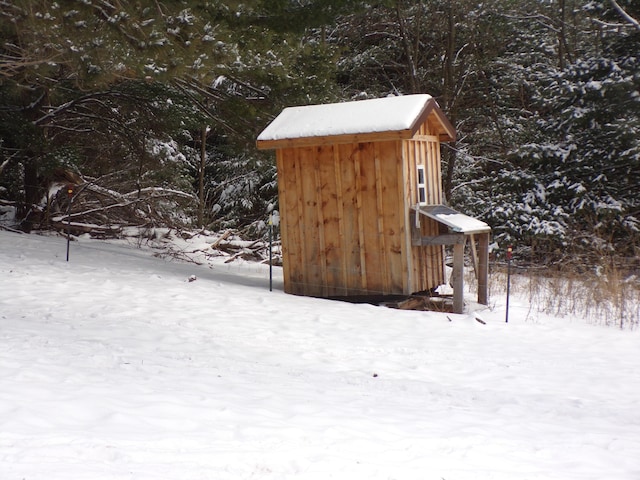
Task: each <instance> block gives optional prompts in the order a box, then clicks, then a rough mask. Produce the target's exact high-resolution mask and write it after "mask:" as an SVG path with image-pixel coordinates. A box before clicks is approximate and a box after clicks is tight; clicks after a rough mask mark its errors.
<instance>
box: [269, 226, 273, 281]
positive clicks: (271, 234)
mask: <svg viewBox="0 0 640 480" xmlns="http://www.w3.org/2000/svg"><path fill="white" fill-rule="evenodd" d="M269 291H270V292H272V291H273V214H269Z"/></svg>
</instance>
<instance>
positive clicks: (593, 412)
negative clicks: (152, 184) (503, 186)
mask: <svg viewBox="0 0 640 480" xmlns="http://www.w3.org/2000/svg"><path fill="white" fill-rule="evenodd" d="M192 275H195V276H196V277H197V280H196V281H191V282H189V281H188V279H189V277H190V276H192ZM493 300H494V301H495V303H496V306H495V308H493V309H492V310H484V311H482V312H480V315H481V316H482V319H484V321H485V322H486V324H482V323H479V322H477V321H475V319H474V317H473V315H451V314H448V315H447V314H438V313H430V312H415V311H399V310H391V309H386V308H382V307H374V306H369V305H351V304H345V303H339V302H333V301H328V300H320V299H311V298H303V297H295V296H290V295H286V294H284V293H283V292H282V286H281V279H280V278H279V277H278V278H277V279H276V281H275V283H274V291H273V292H270V291H269V289H268V277H267V270H266V268H265V267H264V266H262V265H257V264H249V263H245V264H242V265H235V264H224V263H222V262H219V264H216V265H214V266H213V267H209V266H206V265H203V266H198V265H195V264H188V263H178V262H167V261H164V260H161V259H158V258H154V257H152V256H151V254H150V252H149V251H147V250H140V249H135V248H132V247H127V246H123V245H115V244H110V243H104V242H99V241H95V240H81V241H79V242H74V243H73V244H72V245H71V260H70V262H68V263H67V262H66V261H65V240H64V239H62V238H60V237H42V236H36V235H18V234H15V233H10V232H5V231H0V479H2V480H23V479H24V480H56V479H60V480H76V479H77V480H80V479H82V480H101V479H110V480H111V479H136V480H138V479H149V480H162V479H171V480H174V479H175V480H178V479H179V480H205V479H212V480H226V479H229V480H231V479H233V480H238V479H273V480H275V479H278V480H282V479H285V480H286V479H317V480H320V479H322V480H326V479H350V480H353V479H384V480H390V479H396V480H401V479H434V480H441V479H445V480H470V479H474V480H477V479H495V480H514V479H531V480H533V479H544V480H549V479H576V480H589V479H594V480H595V479H598V480H603V479H612V480H613V479H615V480H635V479H639V478H640V406H639V405H638V399H639V398H640V373H639V369H638V365H639V356H638V355H639V353H640V333H638V332H637V331H621V330H620V329H615V328H607V327H603V326H598V325H593V324H587V323H586V322H585V321H584V320H583V319H577V318H573V319H570V318H562V319H561V318H552V317H545V316H542V315H540V316H538V317H535V318H532V317H531V314H530V312H529V309H528V308H527V305H525V304H524V303H522V302H518V301H517V299H516V300H514V299H512V301H511V305H512V310H511V314H510V317H509V323H508V324H505V323H504V313H505V312H504V306H503V305H504V300H503V299H500V298H498V299H495V298H494V299H493ZM449 319H450V320H449Z"/></svg>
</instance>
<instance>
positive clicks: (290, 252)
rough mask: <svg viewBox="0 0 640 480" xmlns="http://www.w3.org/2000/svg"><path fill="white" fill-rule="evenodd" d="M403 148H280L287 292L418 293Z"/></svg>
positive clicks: (391, 145) (381, 144)
mask: <svg viewBox="0 0 640 480" xmlns="http://www.w3.org/2000/svg"><path fill="white" fill-rule="evenodd" d="M402 155H403V150H402V143H401V142H397V141H385V142H367V143H357V144H339V145H323V146H316V147H302V148H284V149H280V150H278V151H277V155H276V160H277V168H278V178H279V181H278V188H279V197H280V213H281V231H282V242H283V270H284V283H285V291H286V292H288V293H294V294H300V295H311V296H323V297H326V296H347V295H365V294H369V295H371V294H390V293H410V292H409V291H408V290H409V289H410V288H411V285H410V282H409V272H408V268H409V267H408V265H409V258H408V255H409V250H408V249H407V243H406V239H407V237H408V236H410V235H409V234H410V232H408V231H407V230H406V225H407V224H406V218H405V212H406V211H407V210H408V208H407V205H405V203H404V202H405V194H404V189H405V184H404V182H405V177H404V174H403V173H404V172H403V167H402V163H403V162H402Z"/></svg>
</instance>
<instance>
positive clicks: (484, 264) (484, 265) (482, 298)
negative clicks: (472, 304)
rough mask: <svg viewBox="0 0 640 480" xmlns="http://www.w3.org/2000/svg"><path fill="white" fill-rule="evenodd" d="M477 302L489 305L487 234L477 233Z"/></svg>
mask: <svg viewBox="0 0 640 480" xmlns="http://www.w3.org/2000/svg"><path fill="white" fill-rule="evenodd" d="M478 250H479V251H478V303H481V304H482V305H489V234H488V233H482V234H480V235H478Z"/></svg>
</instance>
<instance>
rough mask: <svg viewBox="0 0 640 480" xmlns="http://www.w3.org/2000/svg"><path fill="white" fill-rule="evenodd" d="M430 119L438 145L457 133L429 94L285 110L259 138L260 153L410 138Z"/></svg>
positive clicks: (453, 137) (450, 139)
mask: <svg viewBox="0 0 640 480" xmlns="http://www.w3.org/2000/svg"><path fill="white" fill-rule="evenodd" d="M428 119H429V120H431V119H433V121H434V123H435V125H436V129H437V134H438V137H439V139H440V141H445V142H448V141H453V140H455V138H456V131H455V128H454V127H453V125H451V123H450V122H449V120H448V119H447V117H446V116H445V115H444V113H443V112H442V110H441V109H440V107H439V106H438V103H437V102H436V100H435V99H434V98H433V97H431V95H426V94H421V95H405V96H398V97H386V98H377V99H370V100H360V101H355V102H344V103H333V104H324V105H307V106H299V107H288V108H285V109H284V110H283V111H282V112H281V113H280V114H279V115H278V116H277V117H276V118H275V119H274V120H273V121H272V122H271V123H270V124H269V125H268V126H267V127H266V128H265V129H264V130H263V131H262V133H260V135H259V136H258V139H257V141H256V146H257V147H258V148H259V149H279V148H294V147H307V146H320V145H329V144H338V143H364V142H380V141H389V140H392V141H396V140H408V139H411V138H412V137H413V136H414V135H415V134H416V132H417V131H418V129H419V128H420V126H421V125H422V124H423V123H424V122H426V121H427V120H428Z"/></svg>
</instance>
